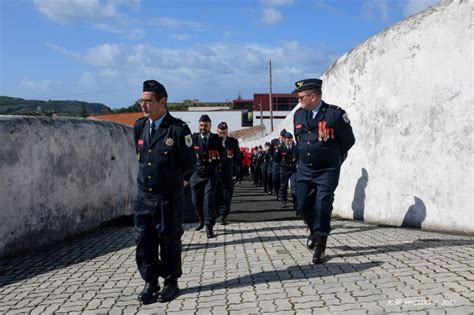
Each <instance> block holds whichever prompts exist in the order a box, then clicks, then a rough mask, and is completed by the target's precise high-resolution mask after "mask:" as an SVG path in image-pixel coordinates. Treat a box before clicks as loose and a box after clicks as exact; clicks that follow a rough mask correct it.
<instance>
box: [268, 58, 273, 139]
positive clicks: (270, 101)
mask: <svg viewBox="0 0 474 315" xmlns="http://www.w3.org/2000/svg"><path fill="white" fill-rule="evenodd" d="M269 64H270V93H269V94H268V98H269V103H270V132H273V104H272V60H271V59H270V62H269Z"/></svg>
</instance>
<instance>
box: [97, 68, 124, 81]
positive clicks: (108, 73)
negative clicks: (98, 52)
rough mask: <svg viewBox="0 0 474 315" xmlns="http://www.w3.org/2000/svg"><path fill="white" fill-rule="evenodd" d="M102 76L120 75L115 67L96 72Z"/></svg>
mask: <svg viewBox="0 0 474 315" xmlns="http://www.w3.org/2000/svg"><path fill="white" fill-rule="evenodd" d="M98 74H99V75H100V76H101V77H103V78H108V79H113V78H117V77H119V76H120V72H119V71H118V70H116V69H103V70H100V71H99V72H98Z"/></svg>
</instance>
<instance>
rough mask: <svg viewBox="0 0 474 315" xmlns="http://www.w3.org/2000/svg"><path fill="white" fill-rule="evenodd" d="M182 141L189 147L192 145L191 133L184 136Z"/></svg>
mask: <svg viewBox="0 0 474 315" xmlns="http://www.w3.org/2000/svg"><path fill="white" fill-rule="evenodd" d="M184 141H185V143H186V145H187V146H188V148H190V147H191V146H192V145H193V138H192V137H191V135H187V136H184Z"/></svg>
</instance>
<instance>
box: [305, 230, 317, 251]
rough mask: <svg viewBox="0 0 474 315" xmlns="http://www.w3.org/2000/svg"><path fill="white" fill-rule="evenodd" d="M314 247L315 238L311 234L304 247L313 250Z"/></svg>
mask: <svg viewBox="0 0 474 315" xmlns="http://www.w3.org/2000/svg"><path fill="white" fill-rule="evenodd" d="M315 246H316V238H315V237H314V235H313V233H311V234H310V235H309V236H308V239H307V240H306V247H308V249H314V247H315Z"/></svg>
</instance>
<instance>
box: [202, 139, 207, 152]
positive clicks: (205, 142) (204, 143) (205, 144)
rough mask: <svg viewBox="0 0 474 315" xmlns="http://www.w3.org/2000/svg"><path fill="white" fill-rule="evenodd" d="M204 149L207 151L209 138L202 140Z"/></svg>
mask: <svg viewBox="0 0 474 315" xmlns="http://www.w3.org/2000/svg"><path fill="white" fill-rule="evenodd" d="M202 147H203V148H204V150H206V149H207V137H203V138H202Z"/></svg>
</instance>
